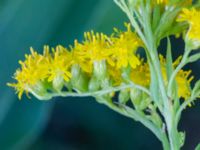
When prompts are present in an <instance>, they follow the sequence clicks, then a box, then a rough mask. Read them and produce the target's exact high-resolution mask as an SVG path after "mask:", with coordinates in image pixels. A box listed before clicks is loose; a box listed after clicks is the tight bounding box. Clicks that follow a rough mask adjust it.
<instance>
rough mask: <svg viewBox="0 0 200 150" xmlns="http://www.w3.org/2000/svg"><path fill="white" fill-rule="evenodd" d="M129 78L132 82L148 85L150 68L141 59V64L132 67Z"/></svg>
mask: <svg viewBox="0 0 200 150" xmlns="http://www.w3.org/2000/svg"><path fill="white" fill-rule="evenodd" d="M131 80H132V81H133V83H136V84H138V85H142V86H145V87H149V85H150V70H149V66H148V64H147V63H145V62H144V61H143V60H142V61H141V65H139V66H137V67H136V68H135V69H132V71H131Z"/></svg>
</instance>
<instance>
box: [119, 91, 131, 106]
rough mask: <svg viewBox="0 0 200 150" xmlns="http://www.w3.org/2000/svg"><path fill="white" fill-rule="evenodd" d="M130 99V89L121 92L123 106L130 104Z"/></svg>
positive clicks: (120, 97) (120, 100)
mask: <svg viewBox="0 0 200 150" xmlns="http://www.w3.org/2000/svg"><path fill="white" fill-rule="evenodd" d="M129 99H130V90H129V89H125V90H121V91H120V92H119V102H120V103H121V104H126V102H128V100H129Z"/></svg>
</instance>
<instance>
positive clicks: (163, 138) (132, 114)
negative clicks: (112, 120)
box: [98, 97, 170, 150]
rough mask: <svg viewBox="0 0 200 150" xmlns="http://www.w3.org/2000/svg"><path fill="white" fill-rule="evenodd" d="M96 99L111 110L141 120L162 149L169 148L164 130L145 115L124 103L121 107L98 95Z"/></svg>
mask: <svg viewBox="0 0 200 150" xmlns="http://www.w3.org/2000/svg"><path fill="white" fill-rule="evenodd" d="M98 99H100V100H99V101H98V102H100V103H102V104H105V105H106V106H108V107H109V108H111V109H112V110H114V111H116V112H118V113H120V114H122V115H124V116H126V117H129V118H132V119H133V120H135V121H139V122H141V123H142V124H143V125H144V126H145V127H147V128H148V129H149V130H151V131H152V132H153V133H154V135H155V136H156V137H157V138H158V139H159V140H160V141H161V142H162V144H163V148H164V150H170V147H169V142H168V139H167V135H166V133H165V131H164V130H162V129H160V128H159V127H157V126H156V125H155V124H153V122H151V121H150V120H148V119H147V118H146V117H145V116H143V115H141V114H140V113H138V112H137V111H136V110H134V109H132V108H129V107H127V106H124V105H121V107H120V106H117V105H115V104H113V103H112V102H111V101H108V100H106V99H104V98H102V97H101V98H99V97H98Z"/></svg>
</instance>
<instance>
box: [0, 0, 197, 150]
mask: <svg viewBox="0 0 200 150" xmlns="http://www.w3.org/2000/svg"><path fill="white" fill-rule="evenodd" d="M124 21H127V19H126V16H125V15H124V14H123V13H122V12H121V11H120V10H119V8H118V7H117V6H116V5H115V4H114V2H113V1H112V0H56V1H55V0H0V52H1V53H0V150H46V149H48V150H55V149H56V150H133V149H135V150H147V149H152V150H160V149H162V148H161V144H160V142H159V141H158V140H157V139H156V138H155V136H154V135H153V134H152V133H151V132H150V131H148V130H147V129H146V128H144V127H143V126H142V125H141V124H140V123H137V122H134V121H132V120H130V119H128V118H125V117H123V116H121V115H119V114H117V113H115V112H113V111H111V110H110V109H108V108H107V107H105V106H103V105H100V104H98V103H96V102H95V101H94V99H92V98H56V99H53V100H51V101H48V102H43V101H38V100H36V99H35V98H31V99H27V98H26V97H25V96H24V97H23V99H22V100H21V101H19V100H18V99H17V96H16V95H15V93H14V91H13V89H11V88H9V87H7V86H6V83H7V82H11V81H12V79H11V76H12V75H13V73H14V71H15V69H16V68H17V67H18V66H19V65H18V60H19V59H24V54H25V53H29V47H30V46H33V47H34V48H35V49H37V50H38V51H40V52H41V51H42V48H43V45H44V44H49V45H50V46H56V45H57V44H62V45H64V46H67V45H69V44H73V41H74V39H75V38H77V39H79V40H81V38H82V35H83V32H84V31H88V30H91V29H94V30H95V31H100V32H105V33H107V34H110V33H111V32H112V28H113V27H119V28H121V29H123V22H124ZM173 41H174V43H173V44H174V45H176V46H177V47H178V49H182V45H183V43H182V41H181V40H175V39H174V40H173ZM177 43H179V44H177ZM179 52H180V51H179ZM175 53H176V52H175ZM198 66H199V65H198V63H196V64H194V65H193V66H192V67H193V68H197V67H198ZM199 73H200V70H199V69H195V72H194V74H195V75H197V76H198V74H199ZM199 126H200V105H199V104H198V103H197V104H196V105H195V106H194V108H193V109H188V110H186V111H185V113H184V115H183V119H182V121H181V125H180V129H183V130H185V131H186V132H187V143H186V145H185V147H184V149H185V150H190V149H193V148H194V146H195V145H196V144H197V143H198V142H200V128H199Z"/></svg>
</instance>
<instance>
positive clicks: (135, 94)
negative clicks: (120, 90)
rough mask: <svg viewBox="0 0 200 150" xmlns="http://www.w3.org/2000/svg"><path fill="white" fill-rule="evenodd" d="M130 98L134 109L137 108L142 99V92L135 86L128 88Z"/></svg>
mask: <svg viewBox="0 0 200 150" xmlns="http://www.w3.org/2000/svg"><path fill="white" fill-rule="evenodd" d="M130 99H131V101H132V103H133V105H134V107H135V108H136V109H139V106H140V103H141V101H142V92H141V91H140V90H138V89H136V88H132V89H131V90H130Z"/></svg>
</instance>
